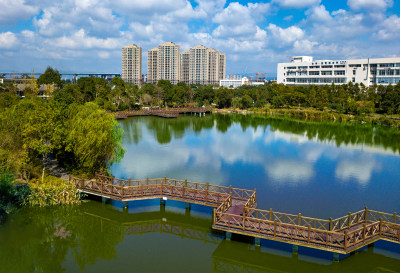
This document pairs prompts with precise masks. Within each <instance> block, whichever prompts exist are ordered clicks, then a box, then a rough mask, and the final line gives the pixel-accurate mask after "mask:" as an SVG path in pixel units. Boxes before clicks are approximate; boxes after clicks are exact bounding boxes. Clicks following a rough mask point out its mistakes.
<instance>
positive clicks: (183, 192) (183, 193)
mask: <svg viewBox="0 0 400 273" xmlns="http://www.w3.org/2000/svg"><path fill="white" fill-rule="evenodd" d="M186 188H187V179H185V186H184V187H183V190H182V197H183V196H185V191H186Z"/></svg>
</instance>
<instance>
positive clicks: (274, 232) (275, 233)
mask: <svg viewBox="0 0 400 273" xmlns="http://www.w3.org/2000/svg"><path fill="white" fill-rule="evenodd" d="M275 236H276V220H275V221H274V237H275Z"/></svg>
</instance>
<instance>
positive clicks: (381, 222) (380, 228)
mask: <svg viewBox="0 0 400 273" xmlns="http://www.w3.org/2000/svg"><path fill="white" fill-rule="evenodd" d="M382 228H383V221H382V218H381V217H379V235H382Z"/></svg>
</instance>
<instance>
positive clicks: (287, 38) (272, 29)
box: [267, 24, 305, 47]
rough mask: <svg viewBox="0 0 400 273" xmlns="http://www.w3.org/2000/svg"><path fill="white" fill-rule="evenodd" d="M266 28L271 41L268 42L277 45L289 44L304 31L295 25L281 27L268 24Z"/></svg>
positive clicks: (297, 38)
mask: <svg viewBox="0 0 400 273" xmlns="http://www.w3.org/2000/svg"><path fill="white" fill-rule="evenodd" d="M267 30H268V31H269V33H270V35H271V37H272V42H270V43H272V44H273V45H275V46H277V47H285V46H290V45H292V44H293V43H294V42H295V41H297V40H300V39H302V38H303V37H304V35H305V33H304V31H303V30H302V29H301V28H299V27H297V26H291V27H288V28H281V27H278V26H277V25H274V24H269V25H268V27H267Z"/></svg>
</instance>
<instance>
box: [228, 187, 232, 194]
mask: <svg viewBox="0 0 400 273" xmlns="http://www.w3.org/2000/svg"><path fill="white" fill-rule="evenodd" d="M229 195H230V196H232V185H230V186H229Z"/></svg>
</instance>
